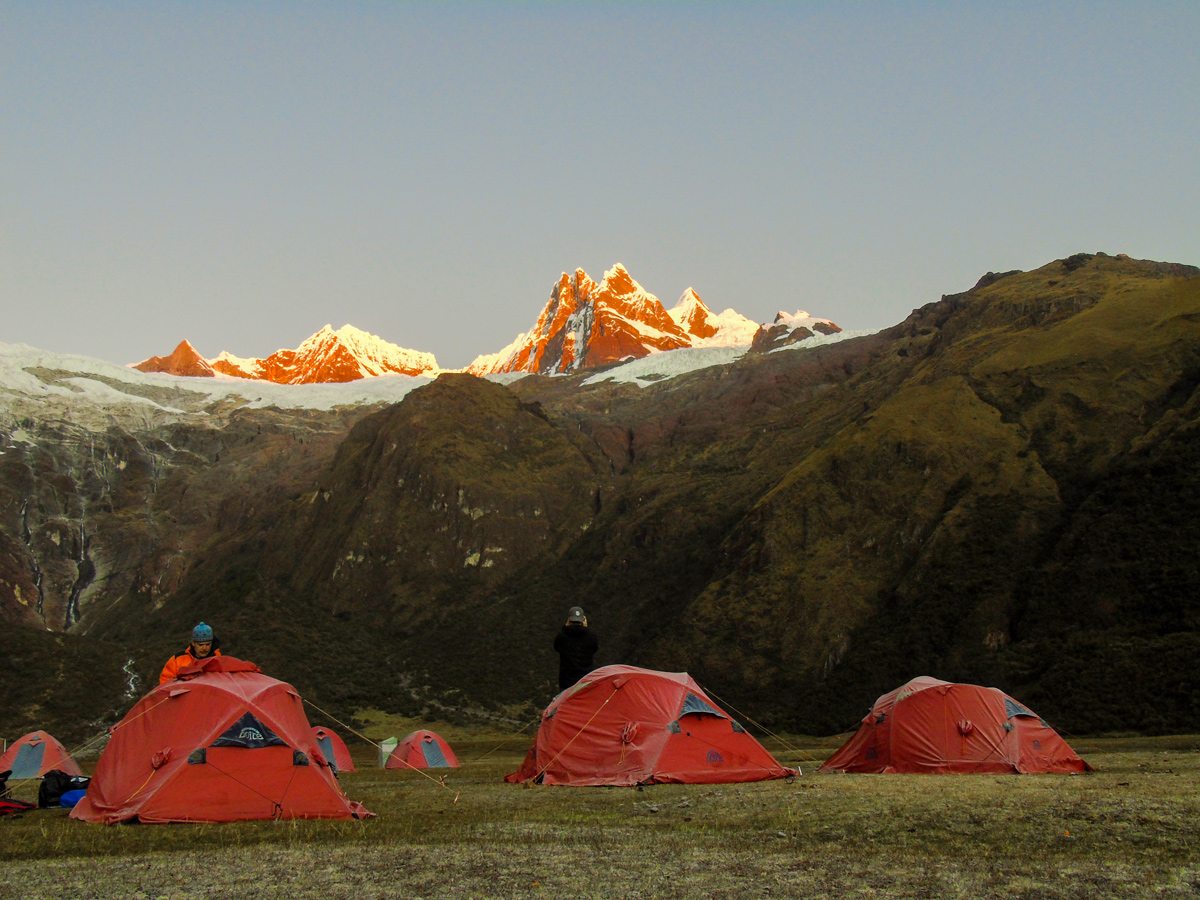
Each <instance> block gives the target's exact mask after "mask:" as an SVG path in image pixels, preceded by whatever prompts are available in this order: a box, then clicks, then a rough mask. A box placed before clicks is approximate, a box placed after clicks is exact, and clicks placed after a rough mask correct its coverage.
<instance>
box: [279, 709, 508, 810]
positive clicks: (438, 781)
mask: <svg viewBox="0 0 1200 900" xmlns="http://www.w3.org/2000/svg"><path fill="white" fill-rule="evenodd" d="M300 699H301V701H302V702H304V703H307V704H308V705H309V706H311V707H312V708H313V709H315V710H316V711H317V712H319V713H321V714H322V715H324V716H328V717H329V718H330V719H332V720H333V721H334V722H337V723H338V724H339V725H341V726H342V727H343V728H345V729H346V730H347V731H349V732H350V733H351V734H354V735H357V736H358V737H360V738H362V739H363V740H364V741H366V742H367V743H368V744H370V745H371V746H372V747H374V748H375V749H376V750H379V749H381V748H380V746H379V745H378V744H377V743H375V742H374V741H373V740H371V739H370V738H369V737H367V736H366V735H365V734H362V733H360V732H358V731H355V730H354V729H353V728H351V727H350V726H349V725H347V724H346V723H345V722H343V721H341V720H340V719H338V718H337V717H336V716H334V715H332V714H331V713H328V712H326V711H325V710H323V709H321V707H319V706H317V704H315V703H313V702H312V701H311V700H306V699H305V698H304V697H301V698H300ZM526 727H527V728H528V727H529V726H526ZM400 761H401V762H402V763H404V764H405V765H406V766H408V767H409V768H410V769H412V770H413V771H414V772H418V773H420V774H421V775H424V776H425V777H426V778H428V779H429V780H430V781H432V782H433V783H434V784H436V785H439V786H440V787H443V788H445V789H446V790H450V789H451V788H450V785H448V784H446V782H445V781H443V780H442V779H444V778H445V777H446V776H444V775H443V776H441V778H434V777H433V776H432V775H430V774H428V773H427V772H422V771H421V770H420V769H418V768H417V767H416V766H414V765H412V764H411V763H409V762H408V760H405V759H402V760H400ZM460 793H461V792H459V791H455V792H454V802H455V803H457V802H458V797H459V794H460Z"/></svg>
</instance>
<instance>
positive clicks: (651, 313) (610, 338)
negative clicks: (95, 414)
mask: <svg viewBox="0 0 1200 900" xmlns="http://www.w3.org/2000/svg"><path fill="white" fill-rule="evenodd" d="M840 331H841V329H840V328H839V327H838V326H837V325H834V324H833V323H832V322H831V321H829V320H828V319H817V318H814V317H812V316H809V314H808V313H805V312H797V313H795V314H794V315H788V314H786V313H782V312H781V313H779V315H777V316H776V317H775V321H774V322H773V323H772V324H770V325H763V326H760V325H758V324H757V323H755V322H753V321H751V320H750V319H748V318H746V317H745V316H743V315H742V314H741V313H739V312H737V311H735V310H733V309H726V310H724V311H723V312H721V313H719V314H718V313H714V312H713V311H712V310H711V309H709V308H708V307H707V306H706V305H705V303H704V301H703V300H701V299H700V295H699V294H698V293H696V291H695V290H694V289H693V288H688V289H687V290H686V291H684V292H683V294H682V295H681V296H680V298H679V300H678V301H677V302H676V303H675V305H674V306H673V307H672V308H671V309H667V308H666V307H664V306H663V304H662V303H661V302H660V301H659V299H658V298H657V297H656V296H654V295H653V294H651V293H649V292H648V291H646V289H645V288H643V287H642V286H641V285H640V284H638V283H637V281H635V280H634V279H633V276H631V275H630V274H629V272H628V270H627V269H626V268H625V267H624V266H623V265H621V264H620V263H617V264H616V265H614V266H613V267H612V268H611V269H609V270H608V271H607V272H605V273H604V278H603V279H602V280H601V281H600V282H598V283H597V282H596V281H593V280H592V279H591V278H590V277H589V276H588V274H587V272H585V271H584V270H583V269H576V270H575V272H574V274H573V275H568V274H567V273H566V272H563V273H562V275H561V276H559V279H558V281H557V282H556V283H555V285H554V288H553V290H552V291H551V293H550V299H549V300H548V301H547V302H546V305H545V306H544V308H543V309H542V313H541V315H540V316H539V317H538V320H537V322H536V323H535V324H534V326H533V328H531V329H530V330H529V331H527V332H525V333H524V334H520V335H517V337H516V339H515V340H513V342H512V343H510V344H509V345H508V346H507V347H505V348H504V349H503V350H500V351H499V352H497V353H490V354H485V355H483V356H480V357H477V358H476V359H475V361H474V362H472V363H471V365H469V366H468V367H467V368H466V370H465V371H466V372H468V373H470V374H473V375H491V374H499V373H508V372H529V373H539V374H543V375H562V374H568V373H571V372H577V371H580V370H583V369H594V368H597V367H600V366H607V365H610V364H611V363H615V362H619V361H620V360H624V359H641V358H643V357H645V356H649V355H650V354H652V353H659V352H661V351H665V350H679V349H683V348H687V347H750V350H751V352H756V353H767V352H770V351H771V350H776V349H780V348H782V347H787V346H790V345H792V344H795V343H797V342H799V341H802V340H805V339H806V338H809V337H812V336H813V335H814V334H824V335H829V334H835V333H837V332H840ZM134 368H136V369H139V370H140V371H142V372H163V373H166V374H170V375H189V376H201V377H211V376H214V375H229V376H233V377H235V378H248V379H253V380H260V381H271V382H274V383H276V384H314V383H323V382H347V381H354V380H357V379H360V378H369V377H372V376H375V375H387V374H393V373H395V374H401V375H423V376H436V375H437V374H438V373H439V372H440V371H442V370H441V369H440V368H439V367H438V365H437V361H436V360H435V358H434V356H433V354H432V353H423V352H420V351H417V350H406V349H404V348H403V347H398V346H396V345H395V344H391V343H388V342H387V341H385V340H383V339H382V338H380V337H377V336H375V335H373V334H368V333H367V332H364V331H360V330H359V329H357V328H354V327H353V326H350V325H345V326H343V327H342V328H340V329H339V330H337V331H334V330H333V329H332V328H331V327H330V326H329V325H326V326H325V327H324V328H322V329H321V330H320V331H318V332H317V333H316V334H314V335H313V336H312V337H310V338H309V339H308V340H306V341H305V342H304V343H302V344H301V345H300V346H299V347H298V348H296V349H295V350H278V351H276V352H275V353H272V354H271V355H270V356H268V357H266V358H265V359H242V358H239V357H236V356H234V355H232V354H230V353H224V352H223V353H221V354H219V355H218V356H217V357H215V358H213V359H205V358H204V357H203V356H201V355H200V353H199V352H198V351H197V350H196V348H195V347H193V346H192V345H191V343H189V342H188V341H186V340H185V341H182V342H181V343H180V344H179V346H178V347H176V348H175V350H174V352H173V353H171V355H170V356H152V357H151V358H150V359H147V360H144V361H142V362H140V363H138V364H137V365H135V366H134Z"/></svg>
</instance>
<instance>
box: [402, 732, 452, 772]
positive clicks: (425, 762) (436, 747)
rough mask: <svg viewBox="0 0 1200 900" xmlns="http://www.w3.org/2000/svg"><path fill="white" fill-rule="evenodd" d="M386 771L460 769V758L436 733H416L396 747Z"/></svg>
mask: <svg viewBox="0 0 1200 900" xmlns="http://www.w3.org/2000/svg"><path fill="white" fill-rule="evenodd" d="M384 768H385V769H444V768H451V769H457V768H458V757H457V756H455V755H454V751H453V750H451V749H450V745H449V744H447V743H446V741H445V739H444V738H443V737H442V736H441V735H440V734H438V733H437V732H434V731H414V732H413V733H412V734H410V735H408V736H407V737H406V738H405V739H404V740H402V741H401V742H400V743H399V744H397V745H396V749H395V750H393V751H392V752H391V754H390V755H389V756H388V758H387V763H386V764H385V765H384Z"/></svg>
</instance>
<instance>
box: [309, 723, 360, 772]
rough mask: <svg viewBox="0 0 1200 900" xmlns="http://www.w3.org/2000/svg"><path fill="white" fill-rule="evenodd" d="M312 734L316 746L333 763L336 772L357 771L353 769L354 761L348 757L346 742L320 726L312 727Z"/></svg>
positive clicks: (348, 751)
mask: <svg viewBox="0 0 1200 900" xmlns="http://www.w3.org/2000/svg"><path fill="white" fill-rule="evenodd" d="M312 733H313V737H314V738H315V739H316V741H317V746H318V747H320V748H321V753H322V755H324V757H325V758H326V759H327V760H329V761H330V762H331V763H333V767H334V769H335V770H336V771H337V772H357V771H358V770H357V769H355V768H354V759H353V757H351V756H350V750H349V748H348V747H347V746H346V742H345V741H343V740H342V738H341V736H340V735H339V734H338V733H337V732H336V731H333V730H331V729H329V728H325V727H323V726H321V725H314V726H313V729H312Z"/></svg>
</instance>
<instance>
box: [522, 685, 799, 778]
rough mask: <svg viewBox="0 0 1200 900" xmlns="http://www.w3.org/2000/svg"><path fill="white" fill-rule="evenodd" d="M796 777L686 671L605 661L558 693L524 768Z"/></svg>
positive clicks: (601, 774)
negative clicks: (616, 664) (664, 670)
mask: <svg viewBox="0 0 1200 900" xmlns="http://www.w3.org/2000/svg"><path fill="white" fill-rule="evenodd" d="M794 774H796V772H795V770H792V769H788V768H785V767H784V766H781V765H780V764H779V763H778V762H776V760H775V758H774V757H773V756H771V754H770V753H768V752H767V751H766V750H765V749H764V748H763V746H762V745H761V744H760V743H759V742H758V741H756V740H755V739H754V738H752V737H751V736H750V735H749V734H747V733H746V731H745V729H743V728H742V726H741V725H739V724H738V723H737V722H735V721H734V720H733V719H732V718H730V716H729V715H728V714H726V713H725V712H723V711H722V710H721V709H720V707H718V706H717V705H716V704H715V703H714V702H713V701H712V700H710V699H709V698H708V696H707V695H706V694H705V693H704V691H702V690H701V689H700V686H699V685H698V684H696V682H694V681H693V680H692V679H691V677H690V676H688V674H687V673H686V672H652V671H650V670H649V669H639V668H636V667H634V666H605V667H604V668H603V669H597V670H596V671H594V672H591V673H589V674H587V675H585V676H584V677H583V678H582V679H580V681H579V682H578V683H577V684H575V685H574V686H573V687H570V688H567V689H566V690H565V691H563V692H562V693H561V694H559V695H558V696H557V697H555V698H554V701H553V702H552V703H551V704H550V705H549V706H548V707H546V711H545V712H543V713H542V724H541V727H540V728H539V729H538V733H537V738H536V739H535V740H534V743H533V746H532V747H531V748H530V749H529V755H528V756H526V757H525V762H524V763H522V764H521V768H520V769H519V770H517V771H516V772H514V773H513V774H511V775H509V776H507V777H506V778H505V779H504V780H505V781H509V782H522V781H531V780H533V781H540V782H541V783H542V784H579V785H584V784H618V785H633V784H656V783H662V782H677V783H684V784H720V783H725V782H733V781H762V780H764V779H767V778H784V777H786V776H788V775H794Z"/></svg>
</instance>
